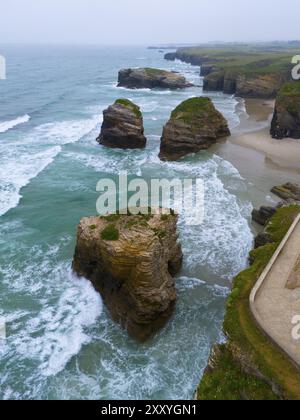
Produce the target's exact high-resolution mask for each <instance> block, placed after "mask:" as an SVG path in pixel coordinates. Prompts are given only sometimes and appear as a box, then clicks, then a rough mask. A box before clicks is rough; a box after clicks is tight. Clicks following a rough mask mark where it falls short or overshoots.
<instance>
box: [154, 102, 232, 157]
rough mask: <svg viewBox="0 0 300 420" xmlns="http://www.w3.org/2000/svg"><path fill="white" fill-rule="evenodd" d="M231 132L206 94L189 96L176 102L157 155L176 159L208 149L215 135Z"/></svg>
mask: <svg viewBox="0 0 300 420" xmlns="http://www.w3.org/2000/svg"><path fill="white" fill-rule="evenodd" d="M227 136H230V131H229V128H228V124H227V121H226V120H225V118H224V117H223V116H222V114H221V113H220V112H219V111H217V110H216V108H215V107H214V105H213V103H212V101H211V99H209V98H205V97H202V98H191V99H188V100H187V101H184V102H183V103H182V104H181V105H179V106H178V107H177V108H176V109H175V110H174V111H173V112H172V114H171V118H170V120H169V121H168V123H167V124H166V125H165V127H164V130H163V135H162V138H161V147H160V154H159V157H160V158H161V159H162V160H178V159H180V158H181V157H183V156H185V155H187V154H189V153H197V152H199V151H200V150H205V149H208V148H209V147H210V146H211V145H212V144H214V143H216V142H217V141H218V139H220V138H224V137H227Z"/></svg>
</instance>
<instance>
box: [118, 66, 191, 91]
mask: <svg viewBox="0 0 300 420" xmlns="http://www.w3.org/2000/svg"><path fill="white" fill-rule="evenodd" d="M118 86H119V87H126V88H128V89H145V88H146V89H156V88H159V89H184V88H188V87H191V86H193V84H192V83H189V82H188V81H187V80H186V78H185V77H184V76H182V75H181V74H178V73H175V72H171V71H166V70H159V69H154V68H139V69H123V70H121V71H120V72H119V81H118Z"/></svg>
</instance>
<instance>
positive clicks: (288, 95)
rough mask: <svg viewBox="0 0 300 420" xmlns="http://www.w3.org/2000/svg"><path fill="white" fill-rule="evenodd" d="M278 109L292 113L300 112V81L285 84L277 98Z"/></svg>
mask: <svg viewBox="0 0 300 420" xmlns="http://www.w3.org/2000/svg"><path fill="white" fill-rule="evenodd" d="M277 107H278V108H279V109H280V108H283V109H286V110H287V111H288V112H290V113H296V112H300V81H298V82H296V81H293V82H288V83H285V84H284V85H283V86H282V88H281V89H280V91H279V94H278V97H277Z"/></svg>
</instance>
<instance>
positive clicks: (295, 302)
mask: <svg viewBox="0 0 300 420" xmlns="http://www.w3.org/2000/svg"><path fill="white" fill-rule="evenodd" d="M299 280H300V215H299V216H298V217H297V219H296V220H295V222H294V223H293V225H292V226H291V228H290V230H289V232H288V234H287V235H286V237H285V238H284V240H283V241H282V243H281V245H280V246H279V248H278V250H277V251H276V253H275V254H274V256H273V258H272V259H271V261H270V263H269V264H268V266H267V267H266V269H265V271H264V272H263V274H262V275H261V277H260V278H259V280H258V281H257V283H256V285H255V287H254V289H253V291H252V293H251V296H250V306H251V310H252V313H253V315H254V317H255V319H256V321H257V322H258V324H259V325H260V327H261V328H262V329H263V330H264V331H265V333H266V334H267V335H268V336H269V337H270V338H271V339H272V340H273V341H274V342H275V343H276V344H277V345H278V346H279V347H280V348H281V349H282V350H283V351H284V352H285V353H286V354H287V355H288V356H289V357H290V358H291V359H292V360H293V361H294V362H295V363H296V364H297V365H298V366H299V368H300V281H299Z"/></svg>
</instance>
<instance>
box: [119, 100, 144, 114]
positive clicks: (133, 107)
mask: <svg viewBox="0 0 300 420" xmlns="http://www.w3.org/2000/svg"><path fill="white" fill-rule="evenodd" d="M115 104H116V105H123V106H125V107H126V108H129V109H131V111H133V112H134V113H135V115H136V116H137V117H138V118H141V117H142V113H141V110H140V108H139V107H138V106H137V105H135V104H134V103H133V102H131V101H130V100H129V99H117V100H116V102H115Z"/></svg>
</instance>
